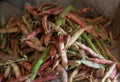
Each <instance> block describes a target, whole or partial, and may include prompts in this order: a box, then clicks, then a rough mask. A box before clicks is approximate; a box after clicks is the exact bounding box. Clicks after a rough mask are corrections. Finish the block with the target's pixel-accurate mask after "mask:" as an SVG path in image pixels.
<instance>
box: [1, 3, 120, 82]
mask: <svg viewBox="0 0 120 82" xmlns="http://www.w3.org/2000/svg"><path fill="white" fill-rule="evenodd" d="M92 11H94V10H93V8H89V7H87V8H80V9H78V10H77V9H75V8H74V7H73V6H72V5H69V6H67V7H64V8H63V7H61V6H59V5H57V4H55V3H44V4H41V5H39V6H36V7H33V6H31V5H29V4H27V5H25V11H24V15H23V16H22V17H21V18H20V19H19V20H15V19H14V16H12V17H11V18H10V19H9V20H8V21H7V22H5V21H4V20H3V19H4V18H2V19H1V20H2V21H1V24H2V27H0V82H52V81H54V82H57V80H59V81H58V82H80V81H81V82H82V81H83V80H85V79H86V80H88V82H118V80H117V79H118V76H119V70H120V64H119V62H118V60H117V59H116V58H115V57H114V55H113V54H112V53H111V52H110V50H111V49H113V48H114V44H113V41H114V39H116V37H117V36H115V37H113V36H112V32H111V31H108V30H106V28H107V27H108V26H109V25H110V24H111V21H110V20H108V19H106V18H104V17H103V16H98V17H97V16H94V15H91V14H90V13H91V12H92Z"/></svg>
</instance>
